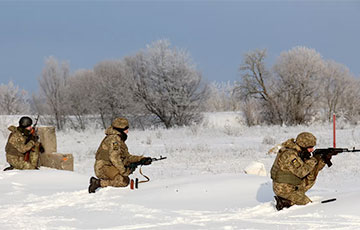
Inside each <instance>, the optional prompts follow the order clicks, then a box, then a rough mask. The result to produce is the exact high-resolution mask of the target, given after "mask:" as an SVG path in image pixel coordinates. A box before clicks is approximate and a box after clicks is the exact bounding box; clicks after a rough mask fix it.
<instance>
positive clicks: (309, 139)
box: [296, 132, 316, 148]
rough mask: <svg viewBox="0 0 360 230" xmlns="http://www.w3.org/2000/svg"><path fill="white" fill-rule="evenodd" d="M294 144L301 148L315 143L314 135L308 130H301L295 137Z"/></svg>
mask: <svg viewBox="0 0 360 230" xmlns="http://www.w3.org/2000/svg"><path fill="white" fill-rule="evenodd" d="M296 144H297V145H299V146H300V147H303V148H308V147H313V146H315V145H316V137H315V136H314V135H313V134H312V133H309V132H302V133H300V134H299V135H298V136H297V137H296Z"/></svg>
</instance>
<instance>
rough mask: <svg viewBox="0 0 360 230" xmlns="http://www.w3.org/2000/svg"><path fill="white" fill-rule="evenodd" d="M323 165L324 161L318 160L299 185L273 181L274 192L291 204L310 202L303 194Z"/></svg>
mask: <svg viewBox="0 0 360 230" xmlns="http://www.w3.org/2000/svg"><path fill="white" fill-rule="evenodd" d="M324 166H325V163H324V162H322V161H319V163H318V164H317V165H316V166H315V168H314V170H313V171H312V172H310V173H309V174H308V175H307V176H306V177H305V178H304V179H303V180H302V182H301V184H299V185H292V184H286V183H277V182H273V190H274V193H275V194H276V195H277V196H279V197H282V198H285V199H288V200H290V201H291V205H294V204H296V205H305V204H307V203H309V202H312V201H311V200H310V198H309V197H308V196H306V195H305V192H307V191H308V190H309V189H310V188H311V187H312V186H313V185H314V184H315V181H316V177H317V175H318V174H319V171H320V170H321V169H322V168H324Z"/></svg>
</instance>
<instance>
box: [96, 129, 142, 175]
mask: <svg viewBox="0 0 360 230" xmlns="http://www.w3.org/2000/svg"><path fill="white" fill-rule="evenodd" d="M105 134H106V137H105V138H104V139H103V141H102V142H101V144H100V146H99V148H98V150H97V152H96V161H99V160H101V161H105V163H106V164H108V165H113V166H115V167H116V168H117V169H118V170H119V172H120V174H125V173H126V171H127V169H126V166H127V165H129V164H130V163H132V162H137V161H139V160H141V159H142V158H143V156H134V155H131V154H130V153H129V152H128V148H127V146H126V144H125V142H124V141H122V140H121V138H120V132H119V131H117V130H115V129H113V128H112V127H111V126H110V127H109V128H107V129H106V131H105Z"/></svg>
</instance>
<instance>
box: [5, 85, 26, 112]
mask: <svg viewBox="0 0 360 230" xmlns="http://www.w3.org/2000/svg"><path fill="white" fill-rule="evenodd" d="M26 96H27V92H26V91H25V90H20V89H19V87H18V86H14V83H13V82H12V81H10V82H9V83H8V84H7V85H4V84H1V85H0V111H1V114H7V115H13V114H24V113H27V112H29V105H28V103H26Z"/></svg>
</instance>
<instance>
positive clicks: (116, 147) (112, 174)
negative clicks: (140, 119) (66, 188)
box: [88, 118, 151, 193]
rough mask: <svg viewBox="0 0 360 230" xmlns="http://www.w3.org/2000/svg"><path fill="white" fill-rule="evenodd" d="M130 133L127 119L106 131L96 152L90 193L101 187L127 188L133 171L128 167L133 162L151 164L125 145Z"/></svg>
mask: <svg viewBox="0 0 360 230" xmlns="http://www.w3.org/2000/svg"><path fill="white" fill-rule="evenodd" d="M128 131H129V122H128V120H127V119H126V118H116V119H115V120H114V121H113V122H112V124H111V126H110V127H109V128H107V129H106V131H105V134H106V137H105V138H104V139H103V141H102V142H101V144H100V147H99V148H98V150H97V152H96V161H95V166H94V169H95V175H96V176H97V177H98V178H95V177H91V178H90V185H89V188H88V191H89V193H95V191H96V189H97V188H100V187H107V186H113V187H126V186H127V185H128V184H129V181H130V179H129V175H130V174H131V173H133V171H132V170H133V169H131V168H129V167H127V166H128V165H129V164H130V163H133V162H139V161H140V162H142V164H144V165H146V164H150V163H151V158H150V157H143V156H134V155H131V154H130V153H129V152H128V148H127V146H126V144H125V141H126V139H127V134H128Z"/></svg>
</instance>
